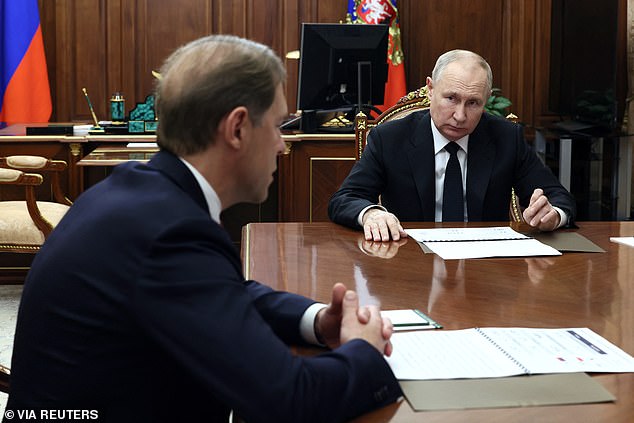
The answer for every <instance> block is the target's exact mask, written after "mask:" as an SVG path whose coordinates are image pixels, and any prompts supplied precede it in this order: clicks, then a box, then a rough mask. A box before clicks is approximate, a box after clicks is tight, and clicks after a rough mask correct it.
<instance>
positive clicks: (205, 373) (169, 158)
mask: <svg viewBox="0 0 634 423" xmlns="http://www.w3.org/2000/svg"><path fill="white" fill-rule="evenodd" d="M313 303H314V301H312V300H309V299H307V298H304V297H301V296H298V295H294V294H290V293H283V292H276V291H273V290H272V289H270V288H268V287H266V286H264V285H261V284H259V283H257V282H255V281H245V280H244V277H243V275H242V271H241V264H240V257H239V254H238V252H237V251H236V249H235V247H234V246H233V245H232V242H231V240H230V238H229V236H228V235H227V233H226V232H225V230H224V229H223V228H222V227H221V226H219V225H218V224H216V223H215V222H214V221H213V220H212V219H211V217H210V215H209V210H208V207H207V204H206V202H205V199H204V196H203V194H202V191H201V189H200V187H199V186H198V184H197V182H196V180H195V178H194V177H193V175H192V174H191V173H190V171H189V170H188V169H187V167H186V166H185V165H184V164H183V163H182V162H181V160H180V159H179V158H177V157H176V156H174V155H172V154H170V153H168V152H164V151H161V152H159V153H158V154H157V155H156V156H155V157H154V158H153V159H152V160H151V162H149V164H140V163H134V164H133V163H129V164H125V165H121V166H119V167H117V168H116V169H115V170H114V172H113V174H112V175H111V176H110V177H108V178H106V179H105V180H104V181H102V182H101V183H99V184H97V185H96V186H94V187H93V188H91V189H90V190H88V191H86V192H85V193H84V194H82V195H81V197H80V198H79V199H78V200H77V201H76V202H75V204H74V205H73V206H72V207H71V209H70V210H69V212H68V214H67V215H66V216H65V217H64V218H63V220H62V221H61V222H60V224H59V226H58V227H57V228H56V229H55V230H54V231H53V233H52V235H51V236H50V237H49V238H48V239H47V241H46V243H45V245H44V246H43V248H42V249H41V251H40V252H39V253H38V254H37V257H36V258H35V260H34V262H33V266H32V268H31V271H30V273H29V275H28V279H27V281H26V283H25V286H24V292H23V298H22V302H21V305H20V310H19V315H18V322H17V330H16V334H15V344H14V352H13V359H12V366H11V367H12V380H11V394H10V396H9V401H8V405H7V409H13V410H16V409H31V410H40V409H57V410H64V409H74V410H77V409H87V410H97V412H98V413H99V418H100V420H99V421H100V422H175V421H181V422H188V423H190V422H202V421H204V422H216V421H222V422H226V421H227V416H228V414H229V409H233V410H234V412H235V413H236V414H237V415H239V416H241V417H242V418H244V419H245V420H246V421H247V422H309V421H323V422H332V421H343V420H347V419H349V418H351V417H353V416H355V415H358V414H360V413H363V412H366V411H368V410H370V409H373V408H376V407H379V406H382V405H385V404H388V403H390V402H392V401H395V400H396V399H397V398H398V397H400V395H402V393H401V391H400V388H399V385H398V383H397V381H396V380H395V378H394V375H393V374H392V372H391V370H390V368H389V366H388V365H387V363H386V361H385V359H384V358H383V356H382V354H381V353H379V352H378V351H377V350H376V349H375V348H373V347H372V346H371V345H370V344H368V343H367V342H366V341H363V340H353V341H350V342H348V343H346V344H344V345H343V346H341V347H340V348H337V349H336V350H333V351H330V352H325V353H323V354H321V355H318V356H314V357H300V356H295V355H293V354H291V352H290V350H289V347H288V345H287V343H298V342H302V340H301V339H300V338H301V337H300V334H299V321H300V318H301V316H302V314H303V313H304V311H305V310H306V308H307V307H308V306H310V305H311V304H313ZM16 417H17V416H16ZM12 421H13V420H12Z"/></svg>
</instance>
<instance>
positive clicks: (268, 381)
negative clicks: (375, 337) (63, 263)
mask: <svg viewBox="0 0 634 423" xmlns="http://www.w3.org/2000/svg"><path fill="white" fill-rule="evenodd" d="M210 226H212V227H213V226H214V225H210V224H209V222H202V221H193V222H190V223H181V224H178V225H176V226H175V227H173V228H170V229H166V230H165V232H164V233H163V234H162V235H161V236H160V237H159V239H158V240H157V242H155V243H153V245H154V247H153V248H152V251H151V253H150V254H149V256H148V258H147V260H146V261H147V263H144V266H143V268H144V269H146V270H145V273H144V274H143V275H142V277H140V280H139V283H138V287H137V288H135V292H134V295H133V301H134V302H135V307H134V308H133V309H134V310H138V315H137V319H138V320H139V322H140V323H141V325H142V326H143V327H144V328H145V331H146V332H147V333H148V336H149V337H150V339H151V340H152V342H154V343H155V344H156V345H157V347H158V348H159V349H160V350H161V351H164V352H165V353H166V354H167V355H168V356H170V357H172V359H173V361H174V363H175V366H178V367H179V368H180V369H181V372H184V374H187V375H190V377H191V378H193V379H194V380H197V381H198V382H199V383H200V385H201V386H202V387H203V389H206V390H208V392H209V395H210V396H213V397H214V398H216V399H217V400H219V401H221V402H222V403H224V404H227V405H228V406H229V407H231V408H233V409H234V410H235V411H236V413H237V414H238V415H240V416H241V417H243V418H244V419H245V420H246V421H258V422H300V421H301V422H312V421H315V422H316V421H320V422H323V421H328V422H337V421H344V420H347V419H350V418H352V417H354V416H356V415H358V414H360V413H363V412H367V411H369V410H371V409H373V408H376V407H379V406H383V405H386V404H388V403H390V402H393V401H394V400H396V399H397V398H398V397H399V396H400V395H401V391H400V388H399V385H398V383H397V381H396V380H395V378H394V375H393V374H392V372H391V370H390V368H389V366H388V365H387V363H386V361H385V360H384V358H383V356H382V355H381V354H380V353H379V352H378V351H377V350H376V349H375V348H373V347H372V346H371V345H370V344H368V343H367V342H365V341H362V340H355V341H352V342H349V343H347V344H345V345H344V346H342V347H340V348H338V349H336V350H334V351H331V352H328V353H324V354H321V355H318V356H314V357H301V356H295V355H293V354H291V352H290V350H289V348H288V346H287V345H286V344H285V342H283V340H282V339H280V338H279V337H278V336H277V335H282V336H284V337H291V338H292V337H295V338H297V337H298V334H297V332H298V330H299V329H298V321H299V318H300V317H301V314H302V313H303V311H304V310H305V309H306V307H307V305H309V304H310V303H312V301H310V300H307V299H305V298H301V297H299V296H296V295H292V294H285V293H276V292H274V291H273V290H271V289H269V288H266V287H264V286H262V285H259V284H257V283H254V282H248V283H246V284H245V283H244V280H243V278H242V275H241V273H240V270H239V268H236V260H235V259H234V255H235V251H233V250H232V248H233V247H232V246H231V245H230V241H228V239H227V237H226V236H225V235H224V234H222V233H221V230H220V229H219V228H218V229H216V230H213V229H211V228H209V227H210ZM221 235H222V236H221ZM183 240H187V242H183ZM238 265H239V264H238Z"/></svg>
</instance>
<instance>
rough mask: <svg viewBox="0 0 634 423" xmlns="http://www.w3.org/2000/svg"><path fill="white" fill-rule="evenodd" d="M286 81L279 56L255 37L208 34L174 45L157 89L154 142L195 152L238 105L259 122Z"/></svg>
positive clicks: (177, 151) (173, 149)
mask: <svg viewBox="0 0 634 423" xmlns="http://www.w3.org/2000/svg"><path fill="white" fill-rule="evenodd" d="M285 79H286V71H285V70H284V65H283V64H282V61H281V60H280V58H279V57H278V56H277V55H276V54H275V53H274V52H273V51H272V50H271V49H270V48H269V47H267V46H265V45H263V44H260V43H257V42H254V41H249V40H246V39H243V38H239V37H236V36H232V35H210V36H207V37H204V38H200V39H198V40H195V41H192V42H190V43H188V44H186V45H184V46H182V47H180V48H178V49H177V50H176V51H175V52H174V53H172V54H171V55H170V57H169V58H168V59H167V60H166V61H165V63H164V64H163V67H162V68H161V79H160V80H159V82H158V85H157V88H156V112H157V116H158V136H157V142H158V144H159V145H160V146H161V147H162V148H164V149H166V150H169V151H171V152H172V153H174V154H176V155H179V156H184V155H188V154H195V153H198V152H200V151H202V150H204V149H205V148H207V147H208V146H209V145H210V144H211V143H213V142H214V140H215V136H216V132H217V130H218V125H219V123H220V121H221V120H222V119H223V118H224V117H225V116H226V115H227V114H228V113H229V112H230V111H231V110H233V109H235V108H236V107H239V106H244V107H246V108H247V109H248V111H249V117H250V119H251V121H252V122H253V124H254V125H256V126H257V125H260V123H261V120H262V117H263V115H264V113H265V112H266V111H267V110H268V109H269V108H270V107H271V105H272V104H273V101H274V99H275V91H276V89H277V87H278V85H279V84H280V83H283V82H284V81H285Z"/></svg>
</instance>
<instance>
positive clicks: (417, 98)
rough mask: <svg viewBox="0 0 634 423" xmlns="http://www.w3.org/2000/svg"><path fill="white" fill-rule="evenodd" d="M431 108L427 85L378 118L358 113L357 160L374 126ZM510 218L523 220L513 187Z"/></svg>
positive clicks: (356, 118)
mask: <svg viewBox="0 0 634 423" xmlns="http://www.w3.org/2000/svg"><path fill="white" fill-rule="evenodd" d="M428 108H429V98H428V96H427V86H423V87H421V88H418V89H417V90H415V91H412V92H410V93H408V94H407V95H405V96H403V97H401V99H400V100H399V101H398V102H397V103H396V104H395V105H394V106H392V107H390V108H388V109H386V110H385V111H384V112H383V113H381V114H380V115H378V116H377V117H376V119H368V117H367V116H366V115H365V114H364V113H363V112H361V113H359V114H357V116H356V117H355V119H354V137H355V147H356V149H355V150H356V151H355V157H356V159H357V160H359V158H361V154H362V153H363V149H364V148H365V145H366V142H367V139H368V133H369V132H370V130H371V129H372V128H374V127H375V126H377V125H380V124H381V123H384V122H387V121H390V120H395V119H400V118H403V117H405V116H407V115H409V114H410V113H412V112H415V111H418V110H424V109H428ZM507 119H511V120H513V119H517V117H516V116H515V115H509V116H507ZM509 219H510V220H511V222H517V223H520V222H523V221H524V218H523V217H522V210H521V208H520V204H519V200H518V198H517V196H516V195H515V190H514V189H511V201H510V205H509Z"/></svg>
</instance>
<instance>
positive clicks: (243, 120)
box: [219, 106, 250, 149]
mask: <svg viewBox="0 0 634 423" xmlns="http://www.w3.org/2000/svg"><path fill="white" fill-rule="evenodd" d="M249 124H250V120H249V110H248V109H247V108H246V107H244V106H240V107H236V108H235V109H233V110H231V111H230V112H229V113H228V114H227V115H226V116H225V117H224V118H223V120H222V121H221V122H220V128H219V129H220V131H221V133H222V135H223V137H224V139H225V140H227V143H228V144H229V145H231V146H232V147H233V148H236V149H237V148H240V147H241V146H242V143H243V141H244V136H245V132H244V131H245V130H247V129H248V127H249Z"/></svg>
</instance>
